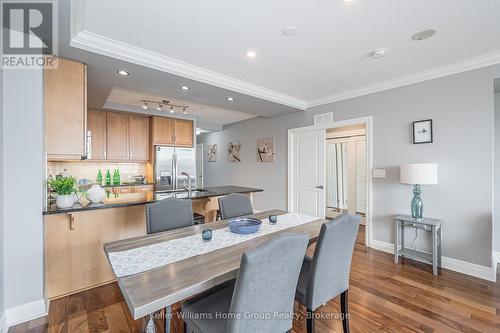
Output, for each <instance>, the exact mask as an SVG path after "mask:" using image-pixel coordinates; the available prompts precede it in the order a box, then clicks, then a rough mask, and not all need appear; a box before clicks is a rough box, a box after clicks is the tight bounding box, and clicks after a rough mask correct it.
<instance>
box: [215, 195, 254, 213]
mask: <svg viewBox="0 0 500 333" xmlns="http://www.w3.org/2000/svg"><path fill="white" fill-rule="evenodd" d="M219 209H220V212H221V217H222V219H230V218H233V217H239V216H244V215H250V214H253V208H252V202H251V201H250V197H249V196H248V195H244V194H239V193H233V194H229V195H226V196H225V197H222V198H219Z"/></svg>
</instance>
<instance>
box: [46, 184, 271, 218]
mask: <svg viewBox="0 0 500 333" xmlns="http://www.w3.org/2000/svg"><path fill="white" fill-rule="evenodd" d="M262 191H263V190H262V189H258V188H251V187H242V186H214V187H205V188H203V189H196V190H193V192H192V193H191V195H190V196H189V195H188V192H187V191H177V192H161V191H160V192H158V193H168V194H172V197H174V198H178V199H191V200H196V199H206V198H211V197H219V196H223V195H228V194H231V193H255V192H262ZM143 194H144V196H142V197H141V198H140V199H135V200H134V199H131V200H130V201H116V202H115V201H110V202H105V203H97V204H93V203H91V202H90V201H88V200H86V199H82V200H80V202H78V203H75V204H74V205H73V206H71V207H69V208H57V206H56V205H55V204H53V205H49V206H47V207H45V209H44V210H43V215H50V214H65V213H72V212H81V211H87V210H96V209H106V208H120V207H129V206H136V205H144V204H147V203H151V202H156V201H158V200H156V199H155V196H154V192H144V193H143ZM105 201H106V200H105Z"/></svg>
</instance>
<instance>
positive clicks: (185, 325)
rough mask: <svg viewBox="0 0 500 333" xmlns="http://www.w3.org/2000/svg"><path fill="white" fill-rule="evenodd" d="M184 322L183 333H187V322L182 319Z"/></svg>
mask: <svg viewBox="0 0 500 333" xmlns="http://www.w3.org/2000/svg"><path fill="white" fill-rule="evenodd" d="M182 322H183V323H184V333H187V331H188V328H187V324H186V322H185V321H182Z"/></svg>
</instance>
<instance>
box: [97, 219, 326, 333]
mask: <svg viewBox="0 0 500 333" xmlns="http://www.w3.org/2000/svg"><path fill="white" fill-rule="evenodd" d="M286 213H287V212H285V211H282V210H270V211H264V212H260V213H257V214H254V215H251V217H255V218H257V219H265V218H267V217H268V216H269V215H282V214H286ZM228 221H229V220H221V221H217V222H212V223H209V224H201V225H193V226H190V227H186V228H181V229H175V230H170V231H166V232H162V233H157V234H153V235H147V236H143V237H137V238H131V239H125V240H120V241H115V242H110V243H106V244H104V251H105V253H106V256H107V257H108V260H109V254H110V253H112V252H117V251H126V250H130V249H135V248H140V247H143V246H147V245H152V244H157V243H163V242H166V241H169V240H173V239H179V238H184V237H188V236H192V235H197V234H199V235H200V237H201V231H202V230H203V229H206V228H210V229H212V230H215V229H220V228H225V227H227V225H228ZM325 222H326V220H323V219H317V220H313V221H312V222H307V223H304V224H301V225H298V226H294V227H290V228H287V229H283V230H280V231H277V232H274V233H270V234H265V235H262V236H260V237H257V238H253V239H250V240H247V241H243V242H241V243H238V244H236V245H232V246H229V247H225V248H221V249H218V250H214V251H212V252H208V253H204V254H201V255H196V256H193V257H189V258H187V259H184V260H180V261H177V262H173V263H170V264H167V265H164V266H161V267H158V268H155V269H151V270H148V271H144V272H141V273H137V274H132V275H127V276H122V277H117V278H116V280H117V282H118V285H119V287H120V290H121V292H122V294H123V296H124V298H125V301H126V303H127V305H128V308H129V310H130V313H131V314H132V316H133V318H134V319H139V318H142V317H145V316H148V315H151V314H152V313H155V312H156V311H159V310H161V309H163V308H168V307H170V306H171V305H173V304H175V303H177V302H180V301H182V300H185V299H188V298H190V297H192V296H194V295H196V294H199V293H201V292H203V291H206V290H208V289H210V288H212V287H215V286H218V285H220V284H222V283H224V282H226V281H229V280H231V279H234V278H235V277H236V275H237V272H238V269H239V266H240V261H241V256H242V254H243V253H244V252H245V251H248V250H251V249H253V248H255V247H257V246H259V245H260V244H262V243H264V242H266V241H267V240H270V239H272V238H273V237H276V236H277V235H279V234H281V233H290V232H292V233H307V234H309V239H310V243H312V242H314V241H316V239H317V237H318V235H319V232H320V228H321V225H322V224H323V223H325ZM278 223H279V222H278ZM166 330H167V331H168V328H167V329H166Z"/></svg>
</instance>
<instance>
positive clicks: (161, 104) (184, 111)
mask: <svg viewBox="0 0 500 333" xmlns="http://www.w3.org/2000/svg"><path fill="white" fill-rule="evenodd" d="M141 103H142V108H143V109H144V110H147V109H148V108H149V105H158V106H157V107H156V110H158V111H160V112H161V111H163V107H167V106H168V107H169V111H170V113H175V110H176V109H180V110H182V114H188V111H187V109H188V108H189V106H187V105H177V104H171V103H170V101H167V100H162V101H153V100H148V99H144V100H142V101H141Z"/></svg>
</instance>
